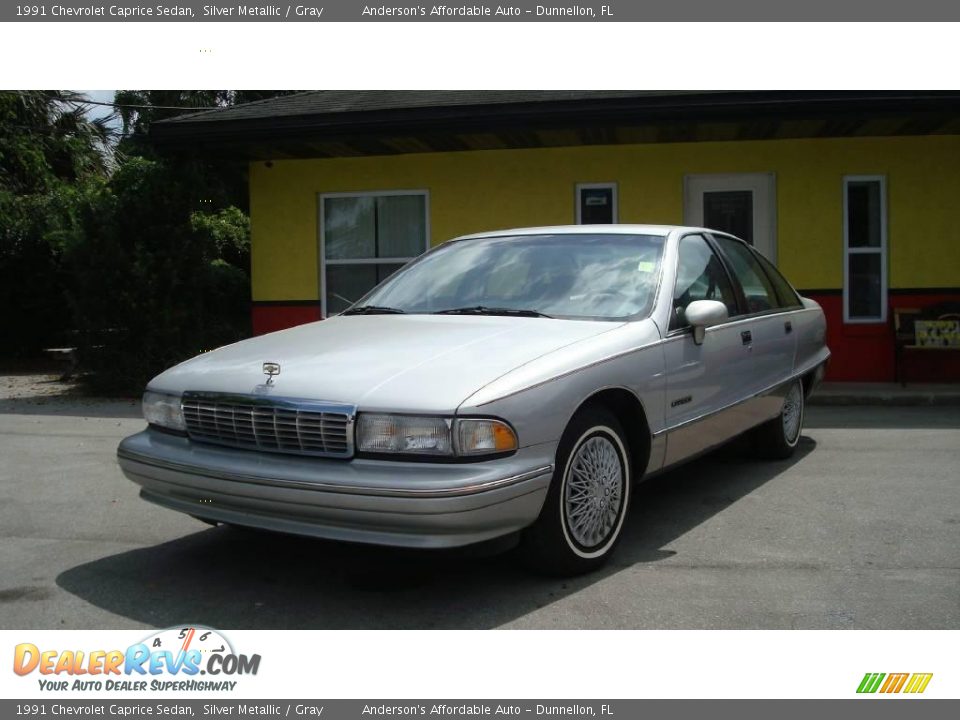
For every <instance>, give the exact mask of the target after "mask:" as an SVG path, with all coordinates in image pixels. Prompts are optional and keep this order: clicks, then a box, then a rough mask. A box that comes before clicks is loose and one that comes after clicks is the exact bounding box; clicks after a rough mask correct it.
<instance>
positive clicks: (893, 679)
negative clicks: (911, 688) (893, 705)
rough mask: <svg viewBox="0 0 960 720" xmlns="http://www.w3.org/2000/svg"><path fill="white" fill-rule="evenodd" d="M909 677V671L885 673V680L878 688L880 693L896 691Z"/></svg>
mask: <svg viewBox="0 0 960 720" xmlns="http://www.w3.org/2000/svg"><path fill="white" fill-rule="evenodd" d="M908 677H910V673H890V674H889V675H887V681H886V682H885V683H884V684H883V687H882V688H880V692H882V693H898V692H900V690H901V689H902V688H903V684H904V683H905V682H906V681H907V678H908Z"/></svg>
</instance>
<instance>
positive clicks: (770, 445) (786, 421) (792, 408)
mask: <svg viewBox="0 0 960 720" xmlns="http://www.w3.org/2000/svg"><path fill="white" fill-rule="evenodd" d="M803 410H804V400H803V383H802V382H801V381H800V380H795V381H794V382H793V383H792V384H791V385H790V387H789V389H788V390H787V394H786V395H785V396H784V398H783V407H781V409H780V414H779V415H778V416H777V417H775V418H773V420H769V421H768V422H766V423H764V424H763V425H761V426H760V427H759V428H757V431H756V435H755V436H754V442H755V443H756V448H757V452H758V453H759V454H760V456H761V457H765V458H770V459H773V460H785V459H786V458H788V457H790V456H791V455H793V452H794V450H796V449H797V445H799V444H800V434H801V433H802V432H803Z"/></svg>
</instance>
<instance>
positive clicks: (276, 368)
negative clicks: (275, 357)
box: [263, 362, 280, 385]
mask: <svg viewBox="0 0 960 720" xmlns="http://www.w3.org/2000/svg"><path fill="white" fill-rule="evenodd" d="M263 374H264V375H266V376H267V385H272V384H273V378H274V377H275V376H277V375H279V374H280V363H275V362H265V363H264V364H263Z"/></svg>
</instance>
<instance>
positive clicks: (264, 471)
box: [117, 428, 556, 548]
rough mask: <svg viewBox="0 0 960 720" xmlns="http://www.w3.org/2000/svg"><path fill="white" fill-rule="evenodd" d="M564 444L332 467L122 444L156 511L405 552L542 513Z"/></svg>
mask: <svg viewBox="0 0 960 720" xmlns="http://www.w3.org/2000/svg"><path fill="white" fill-rule="evenodd" d="M555 452H556V445H555V444H552V443H546V444H543V445H536V446H533V447H529V448H522V449H521V450H519V451H518V452H517V453H516V454H514V455H512V456H510V457H508V458H499V459H496V460H489V461H486V462H477V463H428V462H398V461H384V460H367V459H353V460H350V461H345V460H332V459H321V458H307V457H298V456H290V455H278V454H269V453H258V452H252V451H248V450H235V449H231V448H224V447H217V446H214V445H203V444H200V443H194V442H191V441H190V440H188V439H187V438H183V437H178V436H175V435H169V434H167V433H163V432H159V431H157V430H153V429H149V428H148V429H147V430H145V431H143V432H141V433H138V434H136V435H131V436H130V437H128V438H126V439H125V440H123V442H121V443H120V447H119V448H118V449H117V459H118V461H119V463H120V467H121V469H122V470H123V473H124V474H125V475H126V476H127V477H128V478H129V479H130V480H132V481H133V482H135V483H137V484H138V485H140V486H141V491H140V495H141V497H143V498H144V499H145V500H149V501H151V502H153V503H156V504H158V505H162V506H164V507H167V508H170V509H172V510H178V511H180V512H184V513H187V514H189V515H194V516H197V517H201V518H205V519H209V520H216V521H220V522H225V523H232V524H236V525H245V526H249V527H257V528H263V529H267V530H276V531H279V532H286V533H293V534H298V535H310V536H314V537H322V538H330V539H334V540H345V541H350V542H365V543H373V544H378V545H395V546H403V547H421V548H445V547H457V546H461V545H469V544H472V543H477V542H482V541H484V540H489V539H492V538H496V537H499V536H502V535H507V534H509V533H512V532H514V531H516V530H520V529H522V528H524V527H526V526H527V525H529V524H531V523H532V522H533V521H534V520H535V519H536V518H537V515H538V514H539V513H540V508H541V506H542V505H543V501H544V498H545V497H546V493H547V488H548V486H549V484H550V478H551V477H552V474H553V457H554V455H555Z"/></svg>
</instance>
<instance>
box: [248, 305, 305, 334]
mask: <svg viewBox="0 0 960 720" xmlns="http://www.w3.org/2000/svg"><path fill="white" fill-rule="evenodd" d="M252 315H253V317H252V320H253V334H254V335H265V334H266V333H270V332H275V331H277V330H286V329H287V328H291V327H294V326H295V325H303V324H304V323H309V322H314V321H316V320H320V319H321V318H320V305H319V303H318V304H316V305H304V304H299V303H291V304H290V305H287V304H280V303H270V304H259V303H254V304H253V310H252Z"/></svg>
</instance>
